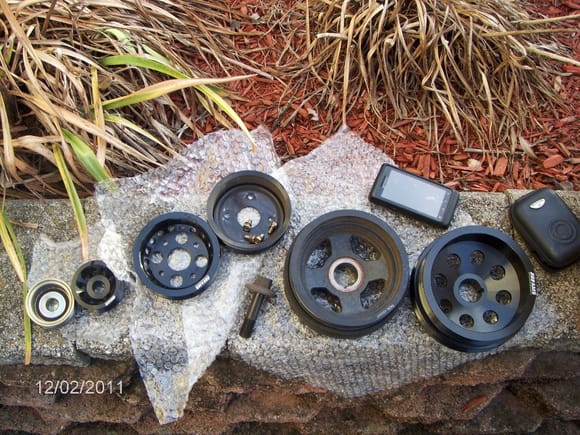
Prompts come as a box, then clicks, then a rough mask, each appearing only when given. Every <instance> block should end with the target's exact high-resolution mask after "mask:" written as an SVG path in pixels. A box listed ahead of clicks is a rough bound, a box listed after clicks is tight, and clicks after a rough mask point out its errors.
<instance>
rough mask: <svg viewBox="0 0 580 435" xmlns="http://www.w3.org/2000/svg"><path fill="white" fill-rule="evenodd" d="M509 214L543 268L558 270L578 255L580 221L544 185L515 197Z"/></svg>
mask: <svg viewBox="0 0 580 435" xmlns="http://www.w3.org/2000/svg"><path fill="white" fill-rule="evenodd" d="M510 216H511V219H512V222H513V224H514V227H515V228H516V230H517V231H518V233H520V235H521V236H522V238H523V239H524V240H525V242H526V243H527V244H528V246H529V247H530V249H531V250H532V251H533V252H534V253H535V255H536V257H537V258H538V260H539V261H540V263H542V265H543V266H544V267H546V269H548V270H549V269H561V268H564V267H566V266H568V265H570V264H572V263H574V262H575V261H576V260H578V259H579V258H580V223H579V222H578V218H577V217H576V216H575V215H574V213H573V212H572V210H570V209H569V208H568V206H567V205H566V204H565V203H564V201H562V199H561V198H560V197H559V196H558V195H557V194H556V193H555V192H554V191H553V190H550V189H547V188H543V189H539V190H537V191H534V192H531V193H528V194H526V195H524V196H522V197H521V198H519V199H517V200H516V201H514V203H513V204H512V205H511V207H510Z"/></svg>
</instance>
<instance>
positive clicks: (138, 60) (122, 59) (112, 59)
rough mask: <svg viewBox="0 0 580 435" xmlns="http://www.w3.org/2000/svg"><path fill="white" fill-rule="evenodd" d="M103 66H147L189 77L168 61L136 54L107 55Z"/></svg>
mask: <svg viewBox="0 0 580 435" xmlns="http://www.w3.org/2000/svg"><path fill="white" fill-rule="evenodd" d="M100 63H101V65H103V66H127V65H129V66H135V67H139V68H147V69H150V70H153V71H157V72H160V73H161V74H165V75H168V76H169V77H173V78H175V79H188V78H190V77H189V76H188V75H187V74H184V73H182V72H181V71H179V70H177V69H176V68H174V67H172V66H171V65H169V64H167V63H162V62H160V61H159V60H157V59H153V58H149V57H145V56H139V55H136V54H119V55H116V56H107V57H105V58H103V59H101V60H100Z"/></svg>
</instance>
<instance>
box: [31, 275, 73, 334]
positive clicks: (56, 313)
mask: <svg viewBox="0 0 580 435" xmlns="http://www.w3.org/2000/svg"><path fill="white" fill-rule="evenodd" d="M74 304H75V300H74V295H73V292H72V290H71V289H70V287H69V286H68V285H67V284H66V283H64V282H62V281H59V280H57V279H47V280H43V281H39V282H37V283H36V284H34V285H33V286H32V287H31V288H30V289H29V290H28V293H27V295H26V301H25V308H26V313H27V314H28V316H29V317H30V320H32V321H33V322H34V323H36V324H37V325H39V326H42V327H43V328H47V329H53V328H58V327H60V326H62V325H64V324H65V323H67V322H68V321H69V320H70V319H72V317H73V315H74V307H75V305H74Z"/></svg>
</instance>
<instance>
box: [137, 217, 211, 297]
mask: <svg viewBox="0 0 580 435" xmlns="http://www.w3.org/2000/svg"><path fill="white" fill-rule="evenodd" d="M219 263H220V247H219V241H218V239H217V237H216V235H215V234H214V232H213V231H212V230H211V228H210V227H209V225H208V224H207V223H206V222H205V221H204V220H203V219H201V218H200V217H198V216H195V215H193V214H190V213H183V212H173V213H167V214H164V215H161V216H158V217H156V218H155V219H153V220H152V221H150V222H149V223H148V224H147V225H146V226H145V227H144V228H143V229H142V230H141V232H140V233H139V235H138V236H137V238H136V240H135V245H134V247H133V265H134V267H135V270H136V271H137V274H138V275H139V278H140V279H141V281H142V282H143V284H145V285H146V286H147V287H148V288H150V289H151V290H153V291H155V292H157V293H159V294H161V295H162V296H164V297H166V298H169V299H184V298H188V297H191V296H195V295H197V294H199V293H201V292H203V291H204V290H205V289H207V287H208V286H209V285H210V284H211V282H212V281H213V280H214V278H215V275H216V273H217V270H218V267H219Z"/></svg>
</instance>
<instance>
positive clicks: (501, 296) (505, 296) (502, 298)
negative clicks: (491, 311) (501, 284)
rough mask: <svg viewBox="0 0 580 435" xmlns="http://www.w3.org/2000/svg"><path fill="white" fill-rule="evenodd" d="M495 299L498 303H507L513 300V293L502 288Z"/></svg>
mask: <svg viewBox="0 0 580 435" xmlns="http://www.w3.org/2000/svg"><path fill="white" fill-rule="evenodd" d="M495 300H496V301H497V303H498V304H502V305H507V304H509V303H511V301H512V294H511V293H510V292H508V291H507V290H500V291H499V292H497V294H496V295H495Z"/></svg>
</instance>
